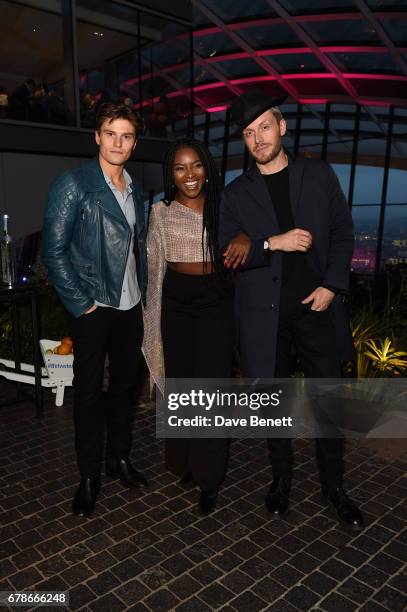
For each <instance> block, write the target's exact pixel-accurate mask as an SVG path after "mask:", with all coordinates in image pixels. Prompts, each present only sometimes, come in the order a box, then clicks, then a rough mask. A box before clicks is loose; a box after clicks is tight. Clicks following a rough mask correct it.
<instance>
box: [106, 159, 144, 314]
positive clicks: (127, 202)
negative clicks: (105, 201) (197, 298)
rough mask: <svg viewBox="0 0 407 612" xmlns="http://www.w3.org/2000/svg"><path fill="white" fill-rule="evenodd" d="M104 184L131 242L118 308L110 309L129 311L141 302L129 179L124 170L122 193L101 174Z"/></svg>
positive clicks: (133, 212) (134, 217)
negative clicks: (107, 186) (125, 223)
mask: <svg viewBox="0 0 407 612" xmlns="http://www.w3.org/2000/svg"><path fill="white" fill-rule="evenodd" d="M103 176H104V177H105V181H106V183H107V184H108V185H109V187H110V189H111V190H112V192H113V195H114V196H115V198H116V200H117V203H118V204H119V206H120V208H121V209H122V211H123V214H124V216H125V217H126V220H127V223H128V224H129V226H130V229H131V242H130V248H129V255H128V258H127V264H126V270H125V273H124V278H123V286H122V294H121V298H120V304H119V306H113V307H111V308H117V309H118V310H130V308H133V306H135V305H136V304H138V303H139V301H140V300H141V292H140V288H139V286H138V282H137V268H136V258H135V257H134V225H135V223H136V212H135V209H134V202H133V196H132V191H133V190H132V187H131V177H130V175H129V173H128V172H127V171H126V170H123V176H124V180H125V182H126V187H125V188H124V191H123V193H122V192H121V191H120V189H117V187H115V186H114V185H113V183H112V181H111V179H110V178H109V177H108V176H107V175H106V174H105V173H103ZM95 304H96V305H97V306H109V304H101V303H100V302H97V301H95Z"/></svg>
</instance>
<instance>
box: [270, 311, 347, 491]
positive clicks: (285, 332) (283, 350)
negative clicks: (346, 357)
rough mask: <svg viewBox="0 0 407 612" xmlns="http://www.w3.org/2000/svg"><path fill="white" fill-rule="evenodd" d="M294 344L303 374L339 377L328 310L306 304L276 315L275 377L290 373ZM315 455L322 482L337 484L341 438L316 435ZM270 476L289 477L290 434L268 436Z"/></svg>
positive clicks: (334, 340)
mask: <svg viewBox="0 0 407 612" xmlns="http://www.w3.org/2000/svg"><path fill="white" fill-rule="evenodd" d="M293 345H294V348H295V350H296V353H297V355H298V357H299V359H300V362H301V366H302V368H303V370H304V375H305V377H306V378H340V376H341V371H340V363H339V359H338V356H337V351H336V348H335V347H336V339H335V327H334V320H333V316H332V312H331V310H330V309H329V308H328V309H327V310H325V311H322V312H317V311H314V310H311V309H310V307H309V306H307V305H300V307H299V308H298V309H297V310H296V311H295V312H293V313H290V314H287V315H282V316H280V321H279V328H278V338H277V354H276V371H275V376H276V378H277V377H278V378H288V377H289V376H290V375H291V374H292V371H291V370H292V359H291V349H292V346H293ZM315 444H316V457H317V463H318V468H319V476H320V479H321V483H322V484H326V485H328V486H337V485H340V484H341V482H342V476H343V438H340V437H338V438H317V439H316V441H315ZM268 446H269V452H270V462H271V466H272V470H273V476H274V477H278V476H283V477H288V478H290V477H291V472H292V465H293V454H292V448H291V439H290V438H273V439H269V440H268Z"/></svg>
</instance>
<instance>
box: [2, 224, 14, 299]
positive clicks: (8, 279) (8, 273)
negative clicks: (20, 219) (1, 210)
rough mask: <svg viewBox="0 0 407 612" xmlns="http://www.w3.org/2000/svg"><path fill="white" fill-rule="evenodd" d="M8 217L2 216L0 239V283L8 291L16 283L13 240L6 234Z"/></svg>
mask: <svg viewBox="0 0 407 612" xmlns="http://www.w3.org/2000/svg"><path fill="white" fill-rule="evenodd" d="M8 220H9V216H8V215H3V234H2V236H1V238H0V253H1V259H0V264H1V266H0V281H1V284H2V285H7V286H8V287H9V288H10V289H11V288H12V287H13V285H14V284H15V282H16V265H15V254H14V244H13V240H12V238H11V236H10V234H9V233H8Z"/></svg>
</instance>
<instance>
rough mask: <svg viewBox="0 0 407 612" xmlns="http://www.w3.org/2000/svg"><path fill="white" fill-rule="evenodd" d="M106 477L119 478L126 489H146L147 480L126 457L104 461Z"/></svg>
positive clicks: (109, 458)
mask: <svg viewBox="0 0 407 612" xmlns="http://www.w3.org/2000/svg"><path fill="white" fill-rule="evenodd" d="M106 475H107V476H110V477H111V478H120V480H121V481H122V482H123V483H124V484H125V485H127V486H128V487H148V481H147V479H146V478H145V477H144V476H143V474H141V473H140V472H138V471H137V470H136V469H135V468H134V467H133V466H132V465H131V463H130V459H129V458H128V457H123V458H121V459H113V458H111V457H108V458H107V459H106Z"/></svg>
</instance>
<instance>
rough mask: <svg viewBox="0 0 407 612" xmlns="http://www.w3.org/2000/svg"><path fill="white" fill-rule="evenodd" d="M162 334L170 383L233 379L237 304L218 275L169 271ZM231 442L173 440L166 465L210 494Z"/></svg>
mask: <svg viewBox="0 0 407 612" xmlns="http://www.w3.org/2000/svg"><path fill="white" fill-rule="evenodd" d="M161 333H162V340H163V348H164V362H165V376H166V378H230V376H231V373H232V360H233V348H234V342H235V322H234V313H233V299H232V297H231V296H230V295H228V294H227V293H226V292H224V291H222V290H221V289H219V288H217V287H216V285H215V283H214V280H213V277H212V274H203V275H192V274H182V273H180V272H175V271H174V270H172V269H171V268H167V271H166V274H165V277H164V282H163V292H162V311H161ZM227 456H228V441H227V440H225V439H220V438H212V439H211V438H193V439H186V438H184V439H179V438H177V439H175V438H168V439H167V440H166V445H165V459H166V466H167V468H168V470H169V471H171V472H172V473H174V474H177V475H179V476H182V475H183V474H184V473H187V472H191V473H192V475H193V477H194V480H195V481H196V482H197V483H198V484H199V486H200V488H201V489H202V490H203V491H204V490H208V489H212V488H216V487H217V486H218V485H219V484H220V483H221V481H222V480H223V478H224V476H225V471H226V463H227Z"/></svg>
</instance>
